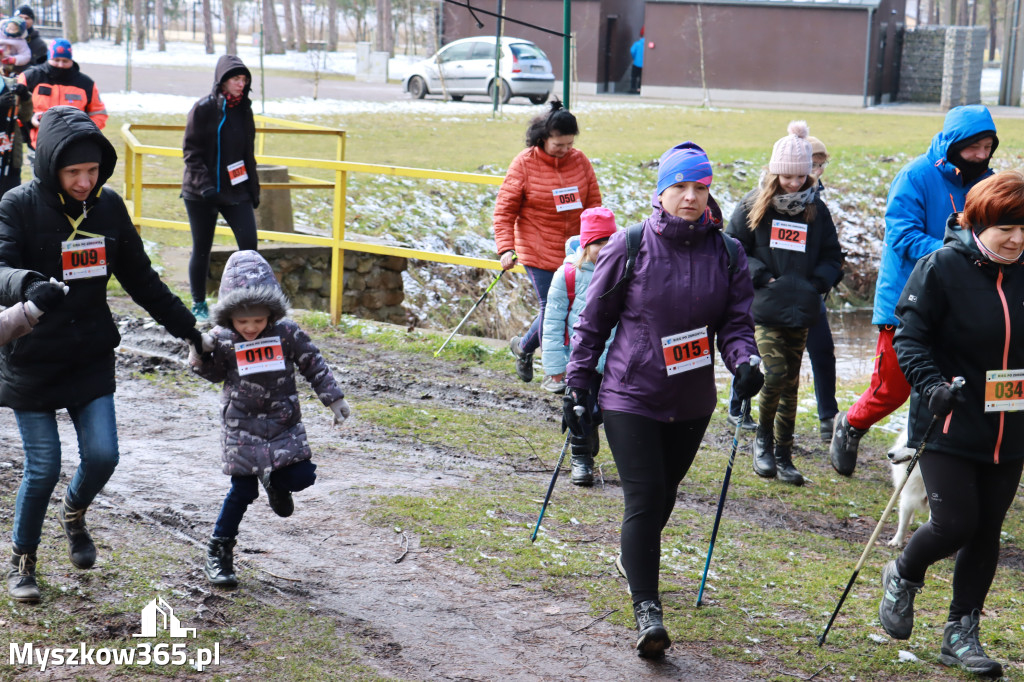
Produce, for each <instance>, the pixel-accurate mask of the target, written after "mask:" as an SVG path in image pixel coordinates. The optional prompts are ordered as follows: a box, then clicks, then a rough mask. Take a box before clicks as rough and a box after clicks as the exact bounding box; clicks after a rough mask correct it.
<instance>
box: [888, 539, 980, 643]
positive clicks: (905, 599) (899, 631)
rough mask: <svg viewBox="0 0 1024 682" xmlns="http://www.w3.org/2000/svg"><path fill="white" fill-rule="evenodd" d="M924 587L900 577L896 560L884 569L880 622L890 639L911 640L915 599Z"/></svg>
mask: <svg viewBox="0 0 1024 682" xmlns="http://www.w3.org/2000/svg"><path fill="white" fill-rule="evenodd" d="M922 587H924V583H915V582H911V581H909V580H906V579H904V578H901V577H900V574H899V573H897V571H896V560H895V559H893V560H892V561H890V562H889V563H887V564H886V565H885V568H883V569H882V602H881V603H880V604H879V605H878V620H880V621H882V627H883V628H884V629H885V631H886V632H888V633H889V636H890V637H892V638H894V639H910V633H911V632H913V630H914V597H915V596H917V593H918V592H920V591H921V588H922ZM975 641H976V640H975ZM943 649H945V644H943Z"/></svg>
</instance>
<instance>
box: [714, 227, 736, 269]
mask: <svg viewBox="0 0 1024 682" xmlns="http://www.w3.org/2000/svg"><path fill="white" fill-rule="evenodd" d="M718 234H720V235H722V241H723V242H725V250H726V251H728V252H729V274H730V275H735V274H736V270H737V268H738V267H739V266H738V265H737V264H736V261H738V260H739V255H738V254H737V247H736V240H735V239H733V238H732V237H730V236H729V235H727V234H726V233H725V232H723V231H721V230H719V232H718Z"/></svg>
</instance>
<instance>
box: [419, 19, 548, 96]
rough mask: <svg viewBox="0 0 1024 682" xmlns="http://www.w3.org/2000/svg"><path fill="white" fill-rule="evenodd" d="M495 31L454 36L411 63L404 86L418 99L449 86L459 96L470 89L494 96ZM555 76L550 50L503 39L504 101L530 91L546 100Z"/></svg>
mask: <svg viewBox="0 0 1024 682" xmlns="http://www.w3.org/2000/svg"><path fill="white" fill-rule="evenodd" d="M495 52H496V51H495V39H494V36H479V37H476V38H462V39H460V40H454V41H452V42H450V43H448V44H447V45H445V46H444V47H442V48H441V49H440V50H438V51H437V54H435V55H434V56H433V57H430V58H429V59H424V60H423V61H420V62H416V63H415V64H413V65H412V67H410V69H409V72H408V73H407V74H406V76H405V79H404V80H403V81H402V88H403V90H405V91H406V92H408V93H409V94H410V95H412V96H413V97H415V98H417V99H423V97H424V96H426V95H435V94H436V95H443V94H444V93H445V92H447V93H448V96H449V97H451V98H452V99H453V100H455V101H456V102H458V101H459V100H461V99H462V98H463V97H464V96H466V95H487V96H488V97H491V98H493V97H494V94H493V93H494V88H495V86H496V85H497V79H496V78H495V77H494V58H495ZM554 83H555V76H554V74H553V73H552V72H551V62H550V61H548V58H547V55H545V54H544V52H543V51H542V50H541V49H540V48H539V47H537V46H536V45H534V44H533V43H531V42H530V41H529V40H522V39H520V38H508V37H502V39H501V92H502V102H508V101H509V99H510V98H512V97H529V98H530V101H531V102H532V103H534V104H543V103H544V102H546V101H547V100H548V95H550V94H551V88H552V86H553V85H554Z"/></svg>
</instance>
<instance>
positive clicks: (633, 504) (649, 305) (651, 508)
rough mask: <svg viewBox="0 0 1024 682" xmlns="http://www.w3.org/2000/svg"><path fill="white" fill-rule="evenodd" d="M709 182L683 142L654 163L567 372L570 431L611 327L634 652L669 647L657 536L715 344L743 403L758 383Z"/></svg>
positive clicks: (709, 389)
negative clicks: (635, 219) (641, 204)
mask: <svg viewBox="0 0 1024 682" xmlns="http://www.w3.org/2000/svg"><path fill="white" fill-rule="evenodd" d="M711 180H712V167H711V162H710V161H709V160H708V157H707V154H705V153H704V150H703V149H701V148H700V147H698V146H697V145H696V144H694V143H693V142H684V143H683V144H681V145H679V146H677V147H674V148H672V149H669V150H668V151H666V152H665V153H664V154H663V155H662V156H661V162H660V165H659V167H658V184H657V189H656V190H655V192H654V195H653V197H652V201H651V203H652V208H653V210H652V211H651V215H650V216H648V217H647V218H646V219H645V220H644V221H643V223H642V227H639V226H634V227H632V228H629V230H627V231H625V232H618V233H616V234H615V235H613V236H612V237H611V239H609V240H608V244H607V246H605V247H604V249H603V250H602V251H601V257H600V259H599V260H598V264H597V268H596V269H595V270H594V276H593V278H592V279H591V280H590V288H589V290H588V292H587V304H586V306H585V307H584V308H583V312H582V314H581V315H580V318H579V321H578V322H577V323H576V328H575V333H574V335H573V340H572V354H571V356H570V359H569V365H568V368H567V371H566V384H567V385H568V388H566V395H565V398H564V399H563V406H562V407H563V419H564V422H565V426H566V427H568V428H569V429H570V430H571V431H572V434H573V435H575V436H579V435H582V434H583V432H584V427H585V424H586V421H587V419H588V416H587V415H588V413H587V412H584V413H583V416H582V417H577V416H576V412H575V408H577V407H584V408H586V407H588V406H589V405H590V404H591V401H592V399H593V397H592V396H591V395H590V387H591V386H592V385H593V384H594V380H595V374H596V373H597V366H598V362H599V361H600V358H601V355H602V354H603V353H604V351H605V342H606V341H607V339H608V337H609V336H610V335H611V332H612V329H613V328H616V325H618V327H617V329H616V333H615V340H614V341H613V342H612V344H611V347H610V348H609V349H608V356H607V362H606V363H605V372H604V379H603V381H602V382H601V389H600V394H599V395H598V403H599V404H600V406H601V410H602V411H603V413H604V428H605V435H606V436H607V438H608V445H609V447H610V448H611V451H612V456H613V457H614V459H615V465H616V467H617V468H618V471H619V478H620V479H621V481H622V492H623V496H624V498H625V509H624V511H623V516H622V553H621V555H620V557H619V558H618V559H617V560H616V566H617V568H618V570H619V572H620V573H622V574H623V575H624V576H625V577H626V579H627V581H628V583H629V590H630V593H631V595H632V601H633V615H634V616H635V618H636V624H637V633H638V635H637V641H636V650H637V653H638V654H639V655H641V656H644V657H657V656H660V655H662V653H664V651H665V649H667V648H668V647H669V646H670V645H671V639H670V638H669V634H668V631H667V630H666V628H665V624H664V620H663V614H662V606H661V601H660V595H659V593H658V575H659V572H660V560H661V532H662V529H664V527H665V525H666V524H667V523H668V520H669V517H670V516H671V514H672V509H673V507H674V505H675V500H676V493H677V491H678V489H679V483H680V482H681V481H682V480H683V477H685V476H686V472H687V471H688V470H689V468H690V465H691V464H692V463H693V460H694V457H695V456H696V454H697V449H698V448H699V447H700V443H701V440H702V439H703V437H704V432H705V430H706V429H707V427H708V423H709V422H710V421H711V415H712V413H713V412H714V410H715V405H716V404H717V402H718V397H717V387H716V386H715V370H714V350H713V349H714V348H715V346H716V345H717V347H718V351H719V353H721V356H722V361H723V362H724V363H725V366H726V367H727V368H729V370H730V371H732V372H733V373H734V374H735V375H736V377H737V381H736V390H737V391H738V392H739V394H740V395H741V396H743V397H745V398H748V397H750V396H753V395H756V394H757V391H758V390H759V389H760V388H761V384H762V383H763V381H764V378H763V377H762V376H761V372H760V370H758V369H757V367H756V366H755V365H752V364H751V363H750V358H751V356H753V355H756V353H757V346H756V345H755V343H754V321H753V318H752V317H751V315H750V303H751V300H752V298H753V287H752V286H751V283H750V275H749V274H748V271H747V259H746V256H745V255H744V254H743V251H742V250H741V249H740V248H739V247H738V246H737V245H736V244H735V242H734V241H732V238H731V237H728V236H725V235H723V234H722V233H721V230H722V212H721V209H720V208H719V207H718V204H717V202H715V200H714V198H712V197H711V194H710V185H711ZM631 234H632V235H633V236H634V237H636V239H637V241H635V242H632V244H631V243H630V239H629V235H631Z"/></svg>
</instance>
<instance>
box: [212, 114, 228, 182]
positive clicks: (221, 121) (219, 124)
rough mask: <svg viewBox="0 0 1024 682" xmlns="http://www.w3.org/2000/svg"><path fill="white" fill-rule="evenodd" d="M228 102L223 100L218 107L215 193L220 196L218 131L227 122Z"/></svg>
mask: <svg viewBox="0 0 1024 682" xmlns="http://www.w3.org/2000/svg"><path fill="white" fill-rule="evenodd" d="M227 109H228V100H227V98H224V102H223V104H221V105H220V123H218V124H217V168H216V169H215V172H216V174H217V193H218V194H220V129H221V128H223V127H224V121H226V120H228V111H227Z"/></svg>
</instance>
